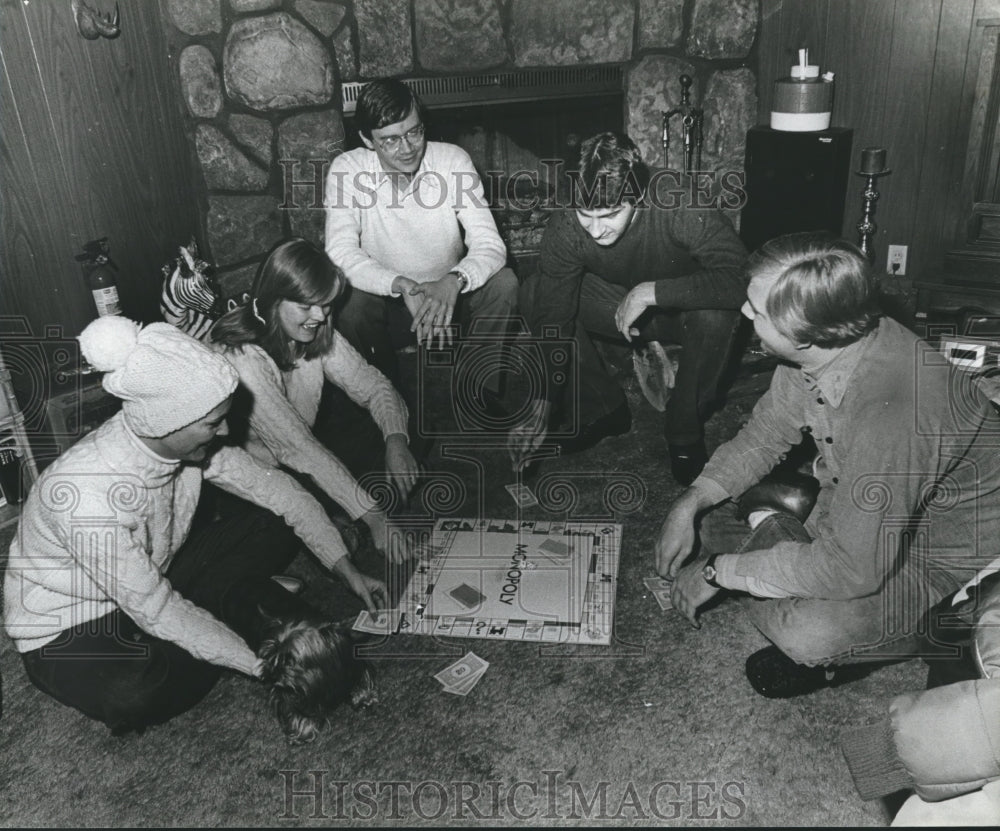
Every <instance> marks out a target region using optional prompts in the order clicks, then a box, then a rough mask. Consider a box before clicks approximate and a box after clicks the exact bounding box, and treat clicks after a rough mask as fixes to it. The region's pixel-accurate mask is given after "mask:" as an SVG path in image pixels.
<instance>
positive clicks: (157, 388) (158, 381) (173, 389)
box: [79, 315, 239, 438]
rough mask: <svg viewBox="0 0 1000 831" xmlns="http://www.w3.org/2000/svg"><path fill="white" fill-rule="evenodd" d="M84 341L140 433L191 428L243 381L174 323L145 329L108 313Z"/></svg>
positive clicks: (86, 354)
mask: <svg viewBox="0 0 1000 831" xmlns="http://www.w3.org/2000/svg"><path fill="white" fill-rule="evenodd" d="M79 341H80V348H81V350H82V351H83V355H84V357H85V358H86V359H87V360H88V361H89V362H90V363H91V365H92V366H93V367H94V368H95V369H99V370H101V371H103V372H104V373H105V376H104V379H103V381H102V383H103V385H104V389H106V390H107V391H108V392H110V393H111V394H112V395H114V396H116V397H118V398H120V399H122V401H123V402H124V403H123V404H122V410H124V412H125V419H126V421H128V425H129V427H131V428H132V430H133V431H134V432H135V434H136V435H138V436H144V437H146V438H162V437H163V436H166V435H168V434H170V433H173V432H174V431H175V430H180V429H181V428H182V427H187V426H188V425H189V424H191V423H193V422H195V421H197V420H198V419H199V418H202V417H203V416H205V415H207V414H208V413H210V412H211V411H212V410H214V409H215V408H216V407H218V406H219V404H221V403H222V402H223V401H225V400H226V399H227V398H229V396H230V395H232V394H233V392H234V391H235V389H236V385H237V383H238V381H239V376H238V375H237V373H236V370H235V369H233V367H232V366H231V365H230V363H229V362H228V361H227V360H226V359H225V358H223V357H222V356H221V355H219V354H217V353H215V352H213V351H212V350H211V349H209V348H208V347H207V346H205V345H204V344H203V343H201V342H200V341H197V340H195V339H194V338H192V337H191V336H189V335H185V334H184V333H183V332H182V331H181V330H180V329H178V328H177V327H175V326H171V325H170V324H169V323H151V324H149V325H148V326H146V327H143V326H141V325H140V324H138V323H135V322H133V321H131V320H128V319H127V318H124V317H120V316H118V315H106V316H104V317H99V318H98V319H97V320H95V321H94V322H93V323H91V324H90V325H89V326H88V327H87V328H86V329H84V330H83V332H82V333H81V334H80V337H79Z"/></svg>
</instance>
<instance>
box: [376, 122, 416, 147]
mask: <svg viewBox="0 0 1000 831" xmlns="http://www.w3.org/2000/svg"><path fill="white" fill-rule="evenodd" d="M372 138H373V139H374V140H375V141H376V142H377V143H378V146H379V147H381V148H382V149H383V150H385V151H387V152H389V153H394V152H395V151H397V150H399V145H400V144H401V143H402V141H403V139H406V144H407V145H408V146H409V147H413V146H414V145H416V144H419V143H420V142H421V141H422V140H423V138H424V125H423V124H418V125H417V126H416V127H411V128H410V129H409V130H407V131H406V132H405V133H403V135H401V136H386V137H385V138H375V137H374V136H372Z"/></svg>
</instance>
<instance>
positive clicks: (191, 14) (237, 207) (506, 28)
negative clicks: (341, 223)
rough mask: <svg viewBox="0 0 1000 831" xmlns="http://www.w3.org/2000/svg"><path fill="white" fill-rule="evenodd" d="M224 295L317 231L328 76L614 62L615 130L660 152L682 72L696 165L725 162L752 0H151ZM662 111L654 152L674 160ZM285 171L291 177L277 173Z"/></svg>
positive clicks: (755, 4) (753, 25)
mask: <svg viewBox="0 0 1000 831" xmlns="http://www.w3.org/2000/svg"><path fill="white" fill-rule="evenodd" d="M164 5H165V8H166V10H167V20H166V25H167V26H169V27H170V32H169V33H168V34H169V35H170V37H169V42H170V43H171V44H175V45H176V47H177V48H176V50H175V51H174V54H173V55H172V56H171V57H172V59H173V60H174V61H175V62H176V67H177V71H178V73H179V78H180V88H181V91H182V95H183V98H184V105H185V107H186V110H187V115H188V118H189V124H190V130H189V134H190V137H191V142H192V146H193V148H194V152H195V153H196V155H197V158H198V161H199V163H200V165H201V170H202V173H203V175H204V187H205V194H206V200H205V206H206V210H205V216H204V218H203V223H201V224H202V225H203V230H204V233H205V235H206V239H205V242H207V248H208V250H209V252H210V256H211V258H212V260H213V261H214V262H215V263H216V265H217V267H218V268H219V272H220V276H221V278H222V281H223V284H224V286H225V288H226V290H227V292H228V293H235V292H237V291H239V290H242V289H243V288H245V287H246V285H247V284H248V283H249V281H250V279H251V278H252V275H253V270H254V267H255V265H256V263H257V262H258V261H259V260H260V258H261V255H262V254H263V253H264V252H265V251H266V250H267V249H268V248H269V247H270V246H271V245H272V244H273V243H274V242H275V241H276V240H278V239H279V238H280V237H282V236H283V235H287V234H290V233H293V234H300V235H303V236H306V237H309V238H311V239H314V240H316V241H318V242H319V241H321V240H322V234H323V213H322V208H321V204H322V181H323V172H324V167H325V164H326V163H327V162H328V161H329V160H330V159H332V158H333V157H334V156H335V155H336V154H337V153H339V152H341V150H342V148H343V145H344V127H343V123H342V121H341V112H340V110H341V105H340V91H339V83H340V82H342V81H355V80H360V81H364V80H366V79H369V78H375V77H379V76H385V75H399V76H403V77H413V76H419V75H437V74H454V73H459V72H481V71H484V70H490V69H494V68H501V67H502V68H521V67H541V66H567V65H571V66H576V65H581V64H600V63H623V64H625V65H626V68H627V73H626V79H627V80H626V90H625V95H626V113H625V123H626V129H627V130H628V132H629V134H630V135H631V136H632V138H633V139H634V140H635V141H636V143H637V144H638V145H639V146H640V148H641V149H642V151H643V154H644V156H645V158H646V159H647V161H649V162H651V163H652V164H657V165H659V164H662V161H663V159H662V148H661V124H662V120H661V113H662V112H663V111H665V110H669V109H671V108H672V107H675V106H677V105H678V104H679V103H680V85H679V77H680V75H681V74H685V73H686V74H689V75H691V77H692V78H693V79H694V84H693V87H692V90H691V103H692V104H695V105H697V106H702V107H704V110H705V119H704V125H705V141H704V150H703V155H702V161H703V164H702V168H703V169H706V170H730V169H738V170H741V169H742V167H743V146H744V137H745V133H746V130H747V129H748V128H749V127H750V126H751V125H752V124H753V123H754V120H755V113H756V108H757V100H756V76H755V73H754V71H753V66H754V64H755V59H754V58H753V57H752V51H751V50H752V47H753V44H754V41H755V39H756V35H757V30H758V26H759V20H760V6H759V0H165V4H164ZM680 135H681V132H680V124H679V122H677V121H676V120H675V122H674V123H673V129H672V138H673V140H672V142H671V153H670V159H669V160H668V161H669V165H670V167H673V168H678V169H679V168H681V167H682V166H683V164H682V158H681V142H680ZM291 182H296V183H298V184H294V185H290V184H289V183H291Z"/></svg>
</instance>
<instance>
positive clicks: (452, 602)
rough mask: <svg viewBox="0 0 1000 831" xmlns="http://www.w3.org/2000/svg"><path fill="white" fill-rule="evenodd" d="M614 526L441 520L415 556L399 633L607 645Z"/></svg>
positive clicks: (616, 549)
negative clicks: (414, 565)
mask: <svg viewBox="0 0 1000 831" xmlns="http://www.w3.org/2000/svg"><path fill="white" fill-rule="evenodd" d="M621 533H622V526H621V525H620V524H616V523H608V522H554V521H548V520H545V521H531V520H525V521H516V520H503V519H483V520H478V519H441V520H438V522H437V523H436V525H435V526H434V529H433V532H432V533H431V535H430V539H428V540H427V541H426V542H424V543H423V544H421V545H420V546H419V547H418V556H419V560H418V562H417V564H416V567H415V570H414V572H413V575H412V577H411V578H410V581H409V583H408V585H407V587H406V589H405V591H404V592H403V595H402V597H401V598H400V602H399V611H400V612H401V613H402V620H401V624H400V630H399V631H400V632H401V633H405V634H416V635H438V636H443V637H455V638H489V639H498V640H520V641H544V642H549V643H578V644H610V643H611V631H612V623H613V619H614V609H615V587H616V584H617V578H618V559H619V554H620V549H621Z"/></svg>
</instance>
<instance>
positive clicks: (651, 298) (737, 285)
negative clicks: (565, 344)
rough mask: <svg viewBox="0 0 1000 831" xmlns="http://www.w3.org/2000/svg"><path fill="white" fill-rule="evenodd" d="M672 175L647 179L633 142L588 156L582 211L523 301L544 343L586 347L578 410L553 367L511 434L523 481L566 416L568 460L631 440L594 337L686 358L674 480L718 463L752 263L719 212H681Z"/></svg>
mask: <svg viewBox="0 0 1000 831" xmlns="http://www.w3.org/2000/svg"><path fill="white" fill-rule="evenodd" d="M663 173H665V171H658V172H655V173H654V172H651V171H650V170H649V168H647V166H646V165H645V164H644V163H643V161H642V157H641V155H640V153H639V149H638V148H637V147H636V146H635V144H634V142H632V140H631V139H630V138H628V136H625V135H622V134H619V133H599V134H598V135H595V136H592V137H591V138H588V139H587V140H586V141H584V142H583V143H582V144H581V145H580V158H579V180H578V181H579V187H578V188H574V189H573V199H574V202H575V204H574V208H575V210H573V211H557V212H556V213H555V214H553V216H552V220H551V221H550V222H549V224H548V226H547V227H546V228H545V235H544V236H543V237H542V250H541V264H540V267H539V270H538V271H537V272H536V273H535V275H534V276H532V277H530V278H528V279H527V280H526V281H525V282H524V284H523V285H522V286H521V291H520V296H519V305H520V308H521V310H522V312H523V313H524V315H525V317H526V318H527V319H528V323H529V325H530V327H531V331H532V333H533V334H535V335H537V336H542V335H543V334H544V332H545V331H546V330H548V329H552V328H553V327H558V329H559V332H560V334H561V335H562V336H563V337H566V338H573V339H574V340H575V341H576V359H577V363H578V372H579V380H578V382H577V384H576V390H575V394H576V397H577V399H578V400H577V401H576V402H575V403H572V404H571V402H570V401H569V400H567V399H568V394H569V390H570V389H571V387H570V386H568V384H567V382H568V380H569V377H570V376H571V375H573V373H572V372H567V371H566V368H565V367H564V366H562V365H559V364H556V363H554V362H553V364H552V366H551V367H550V369H549V370H548V375H549V377H548V386H547V388H546V397H545V398H539V399H536V400H535V401H534V402H533V408H532V412H531V414H530V415H529V417H528V418H527V419H526V420H525V422H524V423H523V424H519V425H517V426H516V427H514V428H513V429H512V430H511V431H510V435H509V441H508V448H509V451H510V455H511V461H512V462H513V465H514V468H515V470H517V469H521V468H522V467H523V466H524V465H525V464H526V462H527V459H528V457H529V455H530V454H531V453H532V452H533V451H534V450H535V449H536V448H537V447H538V446H539V445H541V443H542V442H543V441H545V439H546V436H547V435H548V434H549V432H550V431H551V430H552V429H553V428H554V427H557V426H558V425H557V423H553V422H558V420H559V415H558V414H559V413H560V412H561V416H562V420H563V421H565V422H566V423H567V424H571V423H573V422H574V420H575V421H576V423H578V424H579V425H580V427H579V429H578V430H577V431H576V433H575V435H573V436H567V437H566V438H557V439H556V442H557V443H558V444H559V445H560V446H561V447H562V451H563V453H575V452H579V451H582V450H586V449H588V448H590V447H592V446H593V445H595V444H597V442H599V441H601V440H602V439H604V438H606V437H608V436H617V435H621V434H622V433H627V432H628V431H629V429H631V425H632V416H631V414H630V412H629V407H628V401H627V400H626V398H625V393H624V391H623V390H622V388H621V385H620V384H619V383H618V381H617V380H616V379H615V378H614V377H612V376H611V375H609V374H608V372H607V370H606V369H605V367H604V363H603V361H602V360H601V357H600V355H599V354H598V352H597V350H596V348H595V346H594V343H593V340H592V338H593V337H594V336H596V337H599V338H604V339H610V340H612V341H614V342H617V343H620V344H622V345H623V346H624V345H627V344H628V343H630V342H631V343H632V344H633V345H639V344H642V343H649V342H650V341H663V342H669V343H676V344H680V345H681V346H682V347H683V350H682V355H681V358H680V366H679V368H678V370H677V380H676V384H675V386H674V390H673V393H672V395H671V397H670V400H669V401H668V402H667V405H666V411H665V414H664V415H665V418H664V423H663V431H664V436H665V438H666V440H667V451H668V456H669V459H670V469H671V473H672V475H673V477H674V479H676V480H677V481H678V482H679V483H680V484H682V485H690V484H691V482H692V480H693V479H694V478H695V477H696V476H697V475H698V473H700V472H701V469H702V467H704V465H705V462H706V461H707V459H708V456H707V454H706V451H705V443H704V438H703V422H704V419H705V418H706V417H707V416H708V412H709V409H710V407H711V406H712V405H713V404H714V403H715V399H716V396H717V395H718V394H719V392H720V384H721V379H722V375H723V372H724V370H725V367H726V366H727V363H728V361H729V359H730V356H731V354H732V347H733V344H734V340H735V335H736V329H737V324H738V323H739V320H740V313H739V308H740V304H741V303H742V302H743V298H744V297H745V296H746V282H745V281H744V275H743V264H744V262H745V261H746V256H747V252H746V249H745V248H744V247H743V243H742V242H740V239H739V237H738V236H737V235H736V232H735V231H734V230H733V226H732V225H731V224H730V222H729V220H728V219H726V217H725V216H723V214H722V213H721V212H720V211H718V210H717V209H715V208H714V207H713V208H704V207H695V206H687V205H676V204H673V203H674V202H675V201H676V194H675V193H668V192H667V191H668V190H669V188H670V187H674V188H676V186H677V180H676V178H672V177H666V178H665V177H664V176H663V175H662V174H663ZM657 183H658V184H657ZM562 352H563V350H554V351H552V353H551V354H552V356H553V358H555V357H556V356H557V355H559V354H561V353H562ZM574 406H575V407H576V408H577V410H578V411H577V412H573V411H572V410H573V408H574Z"/></svg>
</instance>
